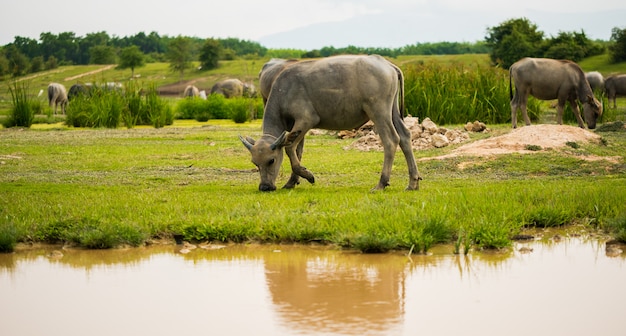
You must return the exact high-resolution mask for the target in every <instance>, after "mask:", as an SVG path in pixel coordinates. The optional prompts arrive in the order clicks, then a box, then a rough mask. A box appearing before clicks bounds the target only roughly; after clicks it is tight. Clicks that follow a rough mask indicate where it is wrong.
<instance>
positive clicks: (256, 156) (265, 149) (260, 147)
mask: <svg viewBox="0 0 626 336" xmlns="http://www.w3.org/2000/svg"><path fill="white" fill-rule="evenodd" d="M286 134H287V132H284V133H283V134H281V135H280V136H279V137H278V138H276V137H274V136H271V135H268V134H265V135H263V136H262V137H261V138H260V139H259V140H258V141H255V140H254V139H252V138H250V137H245V138H244V137H242V136H241V135H240V136H239V139H240V140H241V142H242V143H243V145H244V146H245V147H246V148H247V149H248V150H249V151H250V154H252V163H254V165H255V166H257V168H258V169H259V174H260V175H261V183H260V184H259V190H260V191H274V190H276V184H275V183H276V178H278V173H279V171H280V167H281V165H282V163H283V150H282V148H283V146H284V142H285V136H286Z"/></svg>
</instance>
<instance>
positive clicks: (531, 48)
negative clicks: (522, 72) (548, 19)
mask: <svg viewBox="0 0 626 336" xmlns="http://www.w3.org/2000/svg"><path fill="white" fill-rule="evenodd" d="M487 32H488V35H487V37H485V41H486V42H487V46H488V47H489V48H491V52H490V54H489V57H490V58H491V61H492V62H493V64H497V65H500V66H501V67H503V68H504V69H508V68H509V67H510V66H511V65H512V64H513V63H515V62H517V61H518V60H519V59H521V58H523V57H528V56H535V57H537V56H539V46H541V43H542V40H543V32H542V31H539V30H538V29H537V25H535V24H534V23H531V22H530V21H529V20H528V19H526V18H520V19H510V20H507V21H505V22H503V23H501V24H500V25H498V26H495V27H490V28H488V29H487Z"/></svg>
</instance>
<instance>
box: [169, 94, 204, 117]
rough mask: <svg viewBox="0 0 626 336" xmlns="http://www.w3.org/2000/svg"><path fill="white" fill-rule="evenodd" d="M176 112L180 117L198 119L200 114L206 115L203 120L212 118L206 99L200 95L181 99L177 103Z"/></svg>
mask: <svg viewBox="0 0 626 336" xmlns="http://www.w3.org/2000/svg"><path fill="white" fill-rule="evenodd" d="M176 112H177V116H176V117H177V118H178V119H198V116H206V119H205V120H202V121H207V120H209V119H210V115H209V111H208V106H207V104H206V101H205V100H204V99H202V98H199V97H186V98H184V99H181V100H179V101H178V103H176ZM200 119H202V117H200Z"/></svg>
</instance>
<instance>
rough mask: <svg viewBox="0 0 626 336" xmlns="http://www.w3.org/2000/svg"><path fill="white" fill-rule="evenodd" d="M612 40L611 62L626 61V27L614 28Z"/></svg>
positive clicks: (610, 48)
mask: <svg viewBox="0 0 626 336" xmlns="http://www.w3.org/2000/svg"><path fill="white" fill-rule="evenodd" d="M611 42H612V44H611V45H610V46H609V55H610V56H611V62H613V63H619V62H624V61H626V28H624V29H620V28H617V27H615V28H613V30H612V31H611Z"/></svg>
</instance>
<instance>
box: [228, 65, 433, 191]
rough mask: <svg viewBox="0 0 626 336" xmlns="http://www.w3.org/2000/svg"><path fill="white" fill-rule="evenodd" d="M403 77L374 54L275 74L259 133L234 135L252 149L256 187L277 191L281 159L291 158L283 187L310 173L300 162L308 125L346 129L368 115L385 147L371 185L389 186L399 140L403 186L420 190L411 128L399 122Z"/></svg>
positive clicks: (313, 178) (402, 109)
mask: <svg viewBox="0 0 626 336" xmlns="http://www.w3.org/2000/svg"><path fill="white" fill-rule="evenodd" d="M403 111H404V76H403V74H402V71H400V69H399V68H398V67H396V66H395V65H393V64H392V63H390V62H389V61H387V60H386V59H384V58H383V57H381V56H378V55H371V56H352V55H343V56H334V57H328V58H323V59H319V60H309V61H302V62H298V63H295V64H293V65H291V66H289V67H287V68H285V69H284V70H283V71H282V72H281V73H280V74H279V75H278V77H276V80H275V81H274V84H273V85H272V89H271V92H270V95H269V98H268V100H267V105H266V106H265V112H264V114H263V127H262V128H263V135H262V136H261V138H260V139H258V141H255V140H254V139H252V138H250V137H245V138H244V137H242V136H239V138H240V140H241V142H242V143H243V144H244V146H245V147H246V148H247V149H248V150H249V151H250V153H251V154H252V162H253V163H254V164H255V165H256V166H257V167H258V169H259V173H260V176H261V183H260V184H259V190H260V191H273V190H276V186H275V181H276V178H277V177H278V173H279V171H280V167H281V164H282V161H283V152H282V149H283V148H284V149H285V153H286V154H287V156H288V157H289V160H290V162H291V171H292V173H291V177H290V178H289V181H288V182H287V183H286V184H285V185H284V187H283V188H287V189H289V188H294V187H295V186H296V185H297V184H298V183H299V179H300V177H303V178H305V179H306V180H307V181H309V182H310V183H314V182H315V177H314V176H313V174H311V172H309V171H308V170H307V169H306V168H305V167H303V166H301V165H300V160H301V159H302V151H303V148H304V137H305V135H306V134H307V132H308V131H309V130H310V129H312V128H321V129H328V130H347V129H354V128H358V127H360V126H361V125H363V124H365V123H366V122H367V121H368V120H372V121H373V122H374V124H375V125H376V130H377V132H378V134H379V135H380V139H381V141H382V144H383V148H384V152H385V155H384V163H383V169H382V173H381V176H380V180H379V182H378V184H377V185H376V186H375V187H374V189H375V190H383V189H384V188H385V187H386V186H387V185H389V177H390V175H391V168H392V166H393V160H394V156H395V153H396V150H397V147H398V144H400V148H401V149H402V152H403V153H404V157H405V159H406V162H407V165H408V168H409V185H408V187H407V189H408V190H417V189H419V180H420V179H421V178H420V176H419V172H418V170H417V164H416V163H415V159H414V157H413V149H412V147H411V133H410V132H409V130H408V129H407V128H406V126H405V125H404V122H403V121H402V115H403Z"/></svg>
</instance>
